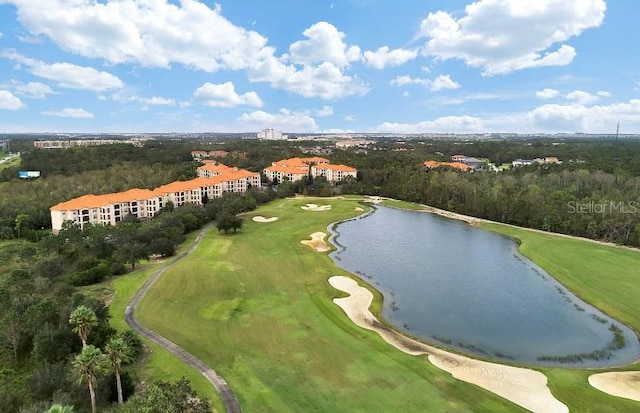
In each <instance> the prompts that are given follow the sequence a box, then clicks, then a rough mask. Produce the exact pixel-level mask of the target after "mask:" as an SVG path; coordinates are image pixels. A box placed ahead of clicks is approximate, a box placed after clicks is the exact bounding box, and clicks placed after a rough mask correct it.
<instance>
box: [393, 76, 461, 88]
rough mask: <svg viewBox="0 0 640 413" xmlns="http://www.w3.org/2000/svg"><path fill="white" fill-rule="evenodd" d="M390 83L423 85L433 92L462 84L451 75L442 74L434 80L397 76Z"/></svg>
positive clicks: (395, 84)
mask: <svg viewBox="0 0 640 413" xmlns="http://www.w3.org/2000/svg"><path fill="white" fill-rule="evenodd" d="M390 83H391V85H392V86H405V85H422V86H426V87H427V88H429V90H431V91H432V92H437V91H439V90H444V89H459V88H460V84H459V83H458V82H456V81H454V80H453V79H451V76H450V75H440V76H438V77H436V78H435V79H433V80H431V79H423V78H419V77H411V76H408V75H402V76H397V77H395V78H394V79H392V80H391V82H390Z"/></svg>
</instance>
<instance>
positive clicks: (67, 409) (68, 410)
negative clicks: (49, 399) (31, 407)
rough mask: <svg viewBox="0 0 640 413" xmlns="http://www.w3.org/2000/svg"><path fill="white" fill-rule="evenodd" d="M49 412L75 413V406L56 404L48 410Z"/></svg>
mask: <svg viewBox="0 0 640 413" xmlns="http://www.w3.org/2000/svg"><path fill="white" fill-rule="evenodd" d="M47 413H73V406H71V405H69V404H66V405H64V406H63V405H61V404H54V405H53V406H51V407H50V408H49V410H47Z"/></svg>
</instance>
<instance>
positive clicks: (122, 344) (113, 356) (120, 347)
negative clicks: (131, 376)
mask: <svg viewBox="0 0 640 413" xmlns="http://www.w3.org/2000/svg"><path fill="white" fill-rule="evenodd" d="M104 352H105V354H106V355H107V357H108V358H109V361H110V362H111V367H112V368H113V372H114V373H115V375H116V388H117V390H118V404H119V405H120V406H122V403H123V398H122V382H121V380H120V375H121V374H122V364H123V363H128V362H130V361H131V360H132V356H131V349H130V348H129V345H128V344H127V342H126V341H124V339H123V338H122V337H112V338H111V339H110V340H109V341H108V342H107V345H106V346H105V348H104Z"/></svg>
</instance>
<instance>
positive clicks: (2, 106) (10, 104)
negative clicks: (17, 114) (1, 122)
mask: <svg viewBox="0 0 640 413" xmlns="http://www.w3.org/2000/svg"><path fill="white" fill-rule="evenodd" d="M26 107H27V105H25V104H24V103H22V101H21V100H20V99H19V98H18V97H17V96H15V95H14V94H13V93H11V92H9V91H8V90H0V110H18V109H24V108H26Z"/></svg>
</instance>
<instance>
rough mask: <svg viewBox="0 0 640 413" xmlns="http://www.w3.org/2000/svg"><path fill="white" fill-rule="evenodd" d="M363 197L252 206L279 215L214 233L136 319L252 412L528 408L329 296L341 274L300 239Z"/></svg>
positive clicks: (160, 285) (352, 211)
mask: <svg viewBox="0 0 640 413" xmlns="http://www.w3.org/2000/svg"><path fill="white" fill-rule="evenodd" d="M306 203H316V204H318V205H332V209H331V210H330V211H324V212H312V211H303V210H302V209H301V208H300V206H302V205H304V204H306ZM360 207H362V205H360V204H358V203H357V202H356V201H354V200H336V199H288V200H281V201H276V202H274V203H272V204H269V205H267V206H265V207H262V208H260V209H258V210H257V211H255V212H254V215H263V216H266V217H272V216H277V217H278V218H279V219H278V221H276V222H272V223H256V222H253V221H251V219H250V217H251V215H248V216H246V217H245V226H244V227H243V229H242V230H241V231H240V232H238V233H237V234H228V235H224V234H219V233H216V232H215V231H210V232H209V233H208V234H207V236H206V237H205V239H204V240H203V242H202V244H201V245H200V247H199V248H198V249H197V250H196V251H195V252H194V253H193V254H192V255H190V256H189V257H188V258H186V259H185V260H183V261H181V262H180V263H178V264H176V265H175V266H174V267H172V268H171V269H169V270H168V271H167V272H166V273H165V274H164V275H163V276H162V278H160V279H159V280H158V282H157V283H156V284H155V285H154V288H153V289H152V290H151V291H150V292H149V294H147V296H146V298H145V299H144V300H143V302H142V303H141V306H140V307H139V310H138V318H139V320H140V321H141V322H142V323H143V324H145V325H146V326H147V327H149V328H151V329H153V330H155V331H157V332H159V333H160V334H162V335H164V336H165V337H168V338H169V339H171V340H172V341H174V342H176V343H177V344H179V345H180V346H182V347H183V348H185V349H186V350H187V351H189V352H191V353H192V354H194V355H195V356H196V357H198V358H200V359H201V360H202V361H204V362H205V363H206V364H208V365H210V366H212V367H213V368H215V369H216V370H217V371H218V372H219V373H220V374H221V375H222V376H223V377H224V378H225V380H227V382H228V383H229V384H230V386H231V387H232V388H233V390H234V391H235V392H236V395H237V396H238V399H239V401H240V404H241V406H242V407H243V409H244V411H246V412H302V411H319V412H338V411H344V412H347V411H348V412H395V411H407V412H409V411H421V412H422V411H424V412H431V411H447V412H450V411H474V412H477V411H485V412H499V411H522V409H520V408H519V407H518V406H515V405H514V404H512V403H510V402H508V401H506V400H504V399H502V398H500V397H498V396H495V395H493V394H492V393H489V392H487V391H484V390H482V389H480V388H478V387H476V386H473V385H470V384H466V383H463V382H460V381H458V380H455V379H453V378H452V377H451V376H450V375H448V374H447V373H444V372H442V371H441V370H438V369H437V368H435V367H433V366H432V365H431V364H430V363H429V362H428V361H427V360H426V358H425V357H415V356H409V355H406V354H404V353H402V352H400V351H398V350H396V349H394V348H392V347H391V346H389V345H388V344H387V343H386V342H384V341H383V340H382V339H381V338H380V337H379V336H378V335H377V334H375V333H372V332H369V331H366V330H363V329H361V328H359V327H357V326H355V325H354V324H353V323H352V322H351V321H350V320H349V319H348V318H347V317H346V315H344V313H343V312H342V310H341V309H340V308H338V307H337V306H336V305H335V304H333V302H332V301H331V300H332V298H333V297H336V296H338V295H339V293H338V292H337V291H336V290H334V289H332V288H331V286H330V285H329V284H328V282H327V279H328V278H329V277H330V276H332V275H346V272H345V271H343V270H340V269H339V268H337V267H336V266H335V265H334V264H333V262H332V261H331V259H330V258H329V257H328V256H327V254H326V253H317V252H313V251H312V250H311V249H310V248H309V247H308V246H305V245H302V244H300V241H301V240H303V239H308V238H309V235H310V234H311V233H313V232H316V231H325V232H326V231H327V229H326V228H327V225H329V224H330V223H332V222H335V221H337V220H339V219H344V218H348V217H352V216H355V215H356V214H359V213H360V212H358V211H356V208H360Z"/></svg>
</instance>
